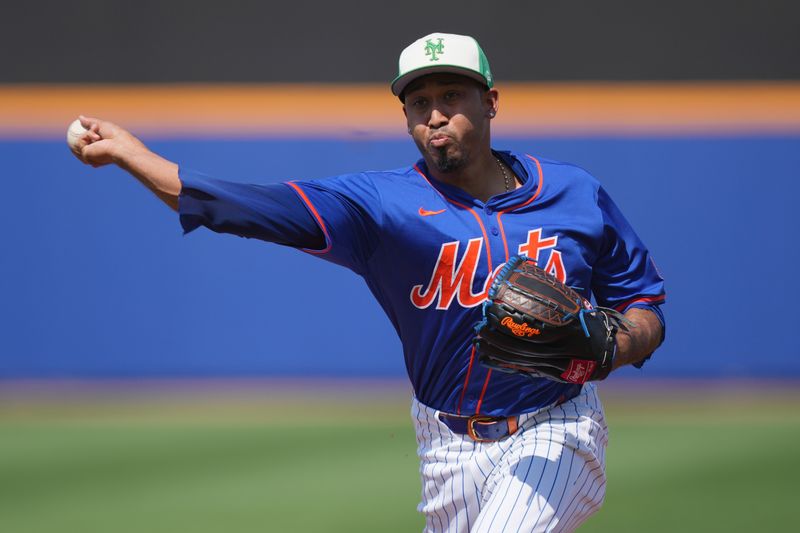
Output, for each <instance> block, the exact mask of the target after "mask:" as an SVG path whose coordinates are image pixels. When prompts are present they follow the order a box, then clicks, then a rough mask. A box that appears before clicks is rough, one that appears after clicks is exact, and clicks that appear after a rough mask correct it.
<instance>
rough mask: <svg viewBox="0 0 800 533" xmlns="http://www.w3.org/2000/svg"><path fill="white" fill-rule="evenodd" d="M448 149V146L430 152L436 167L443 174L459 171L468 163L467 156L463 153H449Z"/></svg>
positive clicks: (458, 151) (456, 151)
mask: <svg viewBox="0 0 800 533" xmlns="http://www.w3.org/2000/svg"><path fill="white" fill-rule="evenodd" d="M448 148H449V147H448V146H444V147H442V148H437V149H435V150H432V151H431V152H430V154H431V159H432V160H433V164H434V166H435V167H436V169H437V170H438V171H439V172H442V173H449V172H454V171H456V170H459V169H460V168H462V167H464V166H465V165H466V162H467V156H466V154H465V153H464V152H463V151H460V150H455V153H449V151H448Z"/></svg>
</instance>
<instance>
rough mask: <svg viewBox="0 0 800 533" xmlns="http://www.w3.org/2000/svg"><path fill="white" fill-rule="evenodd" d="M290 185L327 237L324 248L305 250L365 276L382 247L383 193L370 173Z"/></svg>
mask: <svg viewBox="0 0 800 533" xmlns="http://www.w3.org/2000/svg"><path fill="white" fill-rule="evenodd" d="M287 185H288V186H289V187H290V188H291V189H292V190H293V191H294V192H295V194H297V197H298V198H299V199H300V200H301V201H302V202H303V204H304V205H305V207H306V209H307V210H308V212H309V214H310V215H311V216H312V217H313V218H314V220H315V221H316V223H317V225H318V226H319V228H320V230H321V231H322V233H323V234H324V236H325V246H324V248H322V249H315V250H305V251H306V252H308V253H311V254H314V255H317V256H319V257H321V258H322V259H325V260H327V261H331V262H333V263H336V264H339V265H342V266H345V267H347V268H349V269H351V270H353V271H354V272H356V273H358V274H362V275H363V274H365V273H366V271H367V263H368V261H369V259H370V257H371V256H372V252H373V251H374V250H375V248H376V247H377V245H378V240H379V235H380V227H381V223H382V202H381V197H380V193H379V191H378V189H377V187H376V186H375V183H374V182H373V180H372V179H371V177H370V176H369V174H367V173H360V174H346V175H342V176H336V177H331V178H326V179H321V180H308V181H292V182H288V183H287Z"/></svg>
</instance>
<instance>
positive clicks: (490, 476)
mask: <svg viewBox="0 0 800 533" xmlns="http://www.w3.org/2000/svg"><path fill="white" fill-rule="evenodd" d="M437 413H438V411H436V410H435V409H431V408H430V407H427V406H425V405H423V404H421V403H419V402H418V401H417V400H416V399H415V400H414V401H413V404H412V407H411V416H412V418H413V419H414V424H415V429H416V433H417V446H418V448H417V454H418V455H419V458H420V475H421V477H422V502H421V503H420V504H419V506H418V507H417V510H419V511H420V512H421V513H423V514H424V515H425V530H424V531H425V532H427V533H433V532H436V533H445V532H446V533H467V532H472V533H487V532H492V533H494V532H512V531H519V532H534V531H536V532H540V531H573V530H575V529H576V528H577V527H578V526H579V525H580V524H581V523H583V521H584V520H586V519H587V518H588V517H589V516H590V515H591V514H592V513H594V512H595V511H597V509H599V508H600V505H601V504H602V503H603V497H604V496H605V486H606V476H605V450H606V443H607V442H608V428H607V426H606V422H605V419H604V416H603V407H602V405H601V404H600V399H599V398H598V397H597V392H596V389H595V386H594V385H593V384H587V385H585V386H584V387H583V391H582V392H581V394H579V395H578V396H576V397H575V398H573V399H572V400H569V401H567V402H564V403H563V404H561V405H559V406H555V407H551V408H549V409H544V410H542V411H538V412H535V413H528V414H525V415H522V416H520V419H519V428H520V429H519V430H518V431H517V432H516V433H515V434H514V435H512V436H511V437H508V438H506V439H504V440H501V441H498V442H490V443H476V442H474V441H473V440H472V439H470V438H469V437H468V436H466V435H457V434H454V433H453V432H451V431H450V429H449V428H448V427H447V426H446V425H444V423H442V422H441V421H440V420H439V418H438V417H437V416H436V415H437Z"/></svg>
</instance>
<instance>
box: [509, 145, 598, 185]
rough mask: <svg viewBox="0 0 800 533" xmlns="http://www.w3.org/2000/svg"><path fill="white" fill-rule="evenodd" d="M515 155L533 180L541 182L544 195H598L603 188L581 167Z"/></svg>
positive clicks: (533, 155) (552, 160) (531, 155)
mask: <svg viewBox="0 0 800 533" xmlns="http://www.w3.org/2000/svg"><path fill="white" fill-rule="evenodd" d="M513 155H514V157H516V158H517V159H518V160H519V161H520V162H521V163H522V164H523V165H525V167H526V168H527V170H528V175H529V176H530V177H531V178H533V179H534V180H536V179H539V180H540V181H541V184H542V193H550V194H557V193H561V192H570V193H578V192H582V193H593V194H594V195H596V194H597V191H598V190H599V189H600V188H601V185H600V181H599V180H598V179H597V178H596V177H595V176H594V175H592V174H591V173H590V172H589V171H587V170H586V169H585V168H583V167H581V166H579V165H575V164H573V163H567V162H564V161H557V160H555V159H548V158H546V157H541V156H538V155H535V154H533V153H513Z"/></svg>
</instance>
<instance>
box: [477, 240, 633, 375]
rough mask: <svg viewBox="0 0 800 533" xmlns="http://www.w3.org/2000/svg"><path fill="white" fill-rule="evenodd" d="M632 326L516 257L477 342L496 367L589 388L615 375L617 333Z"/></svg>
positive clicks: (496, 285) (494, 293) (492, 298)
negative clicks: (588, 385)
mask: <svg viewBox="0 0 800 533" xmlns="http://www.w3.org/2000/svg"><path fill="white" fill-rule="evenodd" d="M628 325H630V322H628V321H627V320H625V318H624V317H623V316H622V315H621V314H619V313H618V312H616V311H614V310H613V309H607V308H603V307H595V308H593V307H592V306H591V304H590V303H589V302H588V301H586V300H585V299H584V298H582V297H581V296H580V295H579V294H578V293H577V292H575V291H574V290H573V289H571V288H569V287H567V286H566V285H564V284H563V283H561V282H560V281H558V280H557V279H556V278H555V277H553V276H551V275H550V274H548V273H547V272H545V271H544V270H542V269H541V268H539V267H537V266H536V263H534V262H533V261H531V260H530V259H528V258H527V257H525V256H515V257H512V258H511V259H510V260H509V261H508V263H507V264H506V266H505V267H503V269H502V270H501V271H500V272H499V273H498V274H497V278H495V280H494V282H493V283H492V287H491V288H490V289H489V298H488V300H487V301H486V302H485V303H484V305H483V320H482V321H481V322H480V323H478V325H477V326H476V327H475V331H476V337H475V340H474V342H475V345H476V349H477V352H478V356H479V358H480V360H481V362H482V363H483V364H484V365H486V366H489V367H491V368H496V369H498V370H501V371H504V372H513V373H519V374H524V375H528V376H531V377H546V378H549V379H554V380H556V381H563V382H567V383H585V382H587V381H591V380H599V379H605V378H606V377H607V376H608V374H609V372H611V368H612V365H613V362H614V355H615V353H616V348H617V342H616V334H617V331H619V329H623V330H627V327H628Z"/></svg>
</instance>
